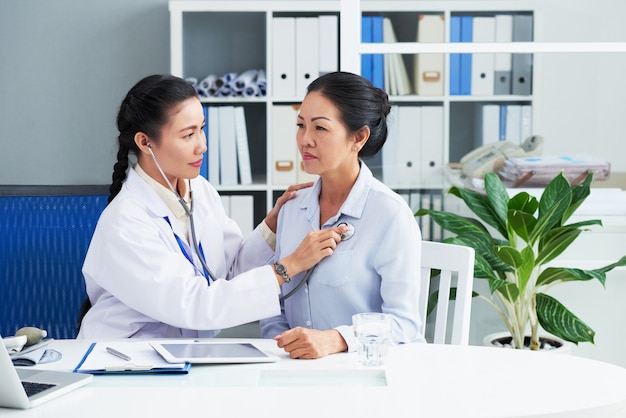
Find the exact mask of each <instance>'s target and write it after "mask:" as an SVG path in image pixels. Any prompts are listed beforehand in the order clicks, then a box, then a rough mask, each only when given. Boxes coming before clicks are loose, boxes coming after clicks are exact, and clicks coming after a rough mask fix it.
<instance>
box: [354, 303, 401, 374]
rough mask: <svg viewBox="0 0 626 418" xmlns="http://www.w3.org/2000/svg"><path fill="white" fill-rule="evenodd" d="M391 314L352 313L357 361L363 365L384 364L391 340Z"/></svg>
mask: <svg viewBox="0 0 626 418" xmlns="http://www.w3.org/2000/svg"><path fill="white" fill-rule="evenodd" d="M391 321H392V319H391V315H389V314H384V313H378V312H366V313H358V314H354V315H352V326H353V328H354V335H355V336H356V340H357V353H358V355H359V361H360V362H361V364H363V365H364V366H381V365H383V364H385V358H386V357H387V351H388V348H389V344H390V341H391Z"/></svg>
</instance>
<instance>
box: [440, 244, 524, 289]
mask: <svg viewBox="0 0 626 418" xmlns="http://www.w3.org/2000/svg"><path fill="white" fill-rule="evenodd" d="M444 241H445V242H449V243H452V244H457V245H465V246H466V247H472V248H473V249H474V251H475V258H479V257H480V258H482V260H484V261H485V263H486V264H487V265H488V266H489V269H491V270H494V271H511V270H512V269H511V267H510V266H509V265H508V264H506V263H504V262H503V261H502V260H500V257H498V255H497V254H496V251H495V248H496V247H497V246H499V245H501V243H500V242H493V241H492V240H491V238H490V237H488V236H484V235H482V234H465V235H459V236H456V237H453V238H447V239H445V240H444ZM474 266H475V267H476V263H475V264H474ZM481 266H482V263H481ZM476 277H481V278H485V277H484V276H476Z"/></svg>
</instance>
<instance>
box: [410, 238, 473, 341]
mask: <svg viewBox="0 0 626 418" xmlns="http://www.w3.org/2000/svg"><path fill="white" fill-rule="evenodd" d="M432 270H440V271H441V274H440V276H439V288H438V289H437V290H438V299H437V307H436V311H435V315H436V316H435V325H434V327H435V332H434V337H433V341H432V342H433V343H435V344H445V343H446V335H447V330H448V317H449V312H448V311H449V309H450V308H451V307H454V313H453V314H452V326H451V332H450V333H449V334H450V339H449V342H448V343H449V344H457V345H468V343H469V328H470V312H471V306H472V289H473V281H474V249H473V248H470V247H465V246H461V245H453V244H445V243H441V242H433V241H422V267H421V277H422V287H421V289H420V304H419V306H420V313H421V314H422V318H426V310H427V306H428V298H429V296H430V295H431V294H432V293H433V290H434V289H431V280H430V279H429V278H430V272H431V271H432ZM453 277H456V300H455V301H454V302H453V303H452V304H451V303H450V301H449V297H448V296H449V295H450V289H451V288H453V287H455V286H454V285H453V283H452V282H453V280H452V279H453Z"/></svg>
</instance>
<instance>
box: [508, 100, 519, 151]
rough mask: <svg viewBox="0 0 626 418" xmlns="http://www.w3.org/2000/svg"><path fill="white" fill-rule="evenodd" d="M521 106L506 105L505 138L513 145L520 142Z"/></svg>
mask: <svg viewBox="0 0 626 418" xmlns="http://www.w3.org/2000/svg"><path fill="white" fill-rule="evenodd" d="M521 127H522V106H521V105H512V104H510V105H507V106H506V140H507V141H509V142H512V143H513V144H515V145H521V143H522V130H521Z"/></svg>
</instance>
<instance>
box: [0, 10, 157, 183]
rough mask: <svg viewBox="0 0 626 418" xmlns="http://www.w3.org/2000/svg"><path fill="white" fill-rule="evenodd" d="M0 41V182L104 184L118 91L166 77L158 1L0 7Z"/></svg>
mask: <svg viewBox="0 0 626 418" xmlns="http://www.w3.org/2000/svg"><path fill="white" fill-rule="evenodd" d="M0 40H1V41H0V149H1V151H0V185H11V184H17V185H32V184H34V185H50V184H62V185H77V184H109V183H110V181H111V173H112V172H113V163H114V161H115V160H116V158H115V153H116V151H117V147H116V135H117V129H116V128H115V117H116V114H117V109H118V106H119V104H120V102H121V101H122V99H123V96H124V94H125V93H126V91H128V89H129V88H130V87H131V86H132V85H133V84H134V83H135V82H136V81H138V80H139V79H140V78H141V77H143V76H146V75H149V74H153V73H167V72H169V12H168V9H167V0H107V1H75V0H55V1H45V0H19V1H12V0H1V1H0Z"/></svg>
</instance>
